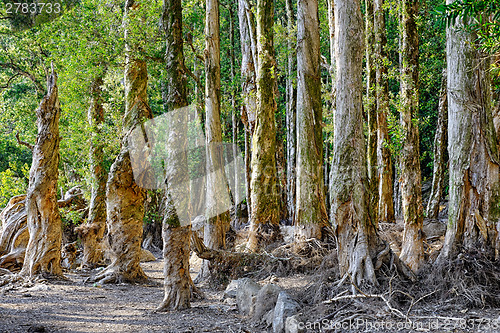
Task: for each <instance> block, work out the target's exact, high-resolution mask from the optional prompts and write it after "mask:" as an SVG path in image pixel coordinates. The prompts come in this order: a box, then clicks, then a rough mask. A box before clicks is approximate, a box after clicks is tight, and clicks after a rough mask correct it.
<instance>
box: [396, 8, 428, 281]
mask: <svg viewBox="0 0 500 333" xmlns="http://www.w3.org/2000/svg"><path fill="white" fill-rule="evenodd" d="M417 16H418V1H413V0H404V1H402V3H401V35H402V43H401V54H402V72H401V102H402V108H401V117H400V119H401V127H402V131H403V138H402V142H403V147H402V149H401V162H400V165H401V194H402V198H403V219H404V224H405V227H404V233H403V243H402V249H401V260H403V262H405V263H406V264H407V265H408V266H409V267H410V268H411V269H412V270H413V271H417V270H418V269H419V268H420V266H421V265H422V264H423V262H424V247H423V232H422V223H423V217H424V216H423V206H422V185H421V175H420V149H419V134H418V89H419V86H418V85H419V83H418V33H417V22H416V20H417Z"/></svg>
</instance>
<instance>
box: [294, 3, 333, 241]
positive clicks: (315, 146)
mask: <svg viewBox="0 0 500 333" xmlns="http://www.w3.org/2000/svg"><path fill="white" fill-rule="evenodd" d="M322 126H323V110H322V105H321V73H320V39H319V18H318V2H317V1H316V0H299V1H298V3H297V187H296V193H297V200H296V205H297V207H296V214H297V215H296V223H295V240H296V241H304V240H305V239H309V238H318V239H321V229H322V227H323V226H325V225H326V223H327V220H328V216H327V212H326V206H325V193H324V182H323V134H322Z"/></svg>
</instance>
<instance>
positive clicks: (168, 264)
mask: <svg viewBox="0 0 500 333" xmlns="http://www.w3.org/2000/svg"><path fill="white" fill-rule="evenodd" d="M162 20H163V28H164V32H165V36H166V54H165V60H166V61H165V65H166V74H167V87H166V88H167V95H168V96H169V97H168V99H167V107H168V109H169V112H173V111H175V110H176V109H178V108H182V107H185V106H187V105H188V101H187V87H186V84H187V82H186V76H185V73H184V66H185V65H184V49H183V39H182V1H181V0H164V2H163V17H162ZM187 132H188V114H187V113H186V112H177V113H176V114H175V115H174V116H173V117H172V124H171V129H170V132H169V134H170V135H169V137H168V139H167V143H166V150H167V156H169V157H170V158H169V161H168V164H167V169H166V193H165V199H164V200H165V202H164V205H165V211H164V218H163V232H162V236H163V260H164V270H163V272H164V290H165V295H164V298H163V302H162V303H161V304H160V306H159V307H158V309H157V311H168V310H181V309H185V308H189V307H190V299H191V290H190V288H191V286H193V282H192V280H191V276H190V275H189V254H190V250H189V246H190V239H191V224H188V225H185V223H184V224H182V223H181V221H180V220H179V216H181V217H183V218H185V219H187V222H190V221H191V218H190V210H191V207H190V202H191V201H190V189H189V170H188V160H187V146H188V142H187ZM174 183H175V184H176V185H175V186H172V185H173V184H174ZM182 184H184V185H183V186H181V185H182ZM174 197H175V198H176V200H175V202H176V206H175V207H174V204H173V198H174Z"/></svg>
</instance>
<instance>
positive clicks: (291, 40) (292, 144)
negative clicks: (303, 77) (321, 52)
mask: <svg viewBox="0 0 500 333" xmlns="http://www.w3.org/2000/svg"><path fill="white" fill-rule="evenodd" d="M294 16H295V15H294V12H293V3H292V0H286V17H287V37H288V40H287V44H286V45H287V78H286V161H287V170H286V178H287V181H286V186H287V189H286V191H287V194H288V195H287V209H288V218H289V219H290V221H291V222H292V223H293V224H295V200H296V199H295V198H296V194H295V190H296V176H297V175H296V173H295V171H296V149H297V129H296V128H297V127H296V122H297V119H296V117H297V116H296V114H297V108H296V107H297V105H296V103H297V100H296V97H297V90H296V89H295V87H294V82H295V80H294V74H296V66H297V63H296V61H297V58H296V52H295V48H296V37H295V30H294V26H295V24H294Z"/></svg>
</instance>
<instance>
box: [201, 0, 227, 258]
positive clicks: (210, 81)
mask: <svg viewBox="0 0 500 333" xmlns="http://www.w3.org/2000/svg"><path fill="white" fill-rule="evenodd" d="M205 22H206V25H205V36H206V37H205V50H206V53H205V55H206V56H205V68H206V69H205V73H206V77H205V80H206V84H205V112H206V113H205V116H206V120H205V134H206V147H207V198H206V199H207V201H206V202H207V207H206V209H207V210H206V218H207V225H205V234H204V242H205V245H206V246H208V247H210V248H212V249H221V248H225V246H226V243H225V235H226V232H227V231H228V230H229V228H230V224H229V222H230V220H229V212H228V211H225V210H224V209H223V207H224V206H225V205H226V204H227V203H228V202H230V198H229V192H228V190H227V189H228V187H227V179H226V174H225V173H224V158H223V152H224V150H223V145H222V127H221V121H220V37H219V0H207V3H206V20H205ZM221 207H222V208H221Z"/></svg>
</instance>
